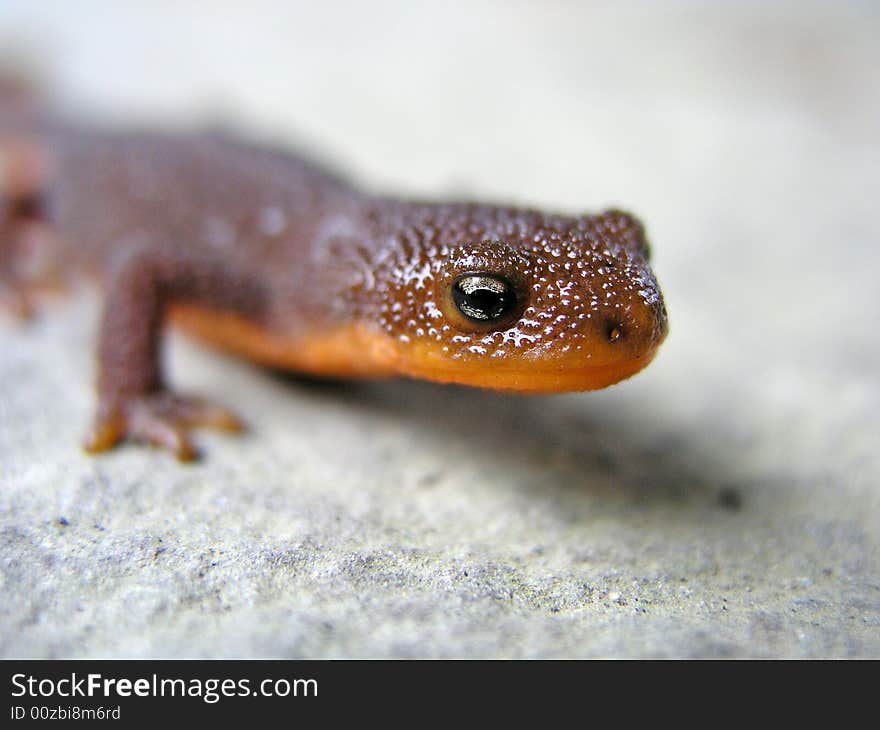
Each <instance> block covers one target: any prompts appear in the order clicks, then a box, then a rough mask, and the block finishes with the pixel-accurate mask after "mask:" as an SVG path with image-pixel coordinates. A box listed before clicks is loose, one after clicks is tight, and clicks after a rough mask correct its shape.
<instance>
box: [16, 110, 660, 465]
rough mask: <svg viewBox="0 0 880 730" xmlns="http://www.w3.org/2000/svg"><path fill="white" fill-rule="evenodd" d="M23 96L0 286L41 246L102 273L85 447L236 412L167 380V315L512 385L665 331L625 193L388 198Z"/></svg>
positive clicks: (555, 383) (618, 368) (345, 357)
mask: <svg viewBox="0 0 880 730" xmlns="http://www.w3.org/2000/svg"><path fill="white" fill-rule="evenodd" d="M8 96H9V94H8V93H7V97H8ZM9 108H10V105H9V104H7V109H9ZM22 116H23V115H20V114H9V113H7V115H6V117H5V118H6V131H5V133H3V134H0V288H2V289H3V290H4V291H5V292H6V293H7V294H9V293H10V292H11V293H12V295H13V297H14V296H15V294H16V293H17V294H19V295H22V296H24V295H26V294H28V292H29V291H30V290H31V289H32V288H33V287H34V286H35V284H34V281H33V280H32V279H36V278H38V277H34V276H32V272H29V271H28V269H29V267H30V268H33V266H30V264H27V265H26V262H27V261H28V259H29V258H34V255H33V252H34V250H43V249H44V248H46V247H49V248H51V259H52V260H53V261H54V262H56V268H60V269H61V270H63V271H64V272H65V274H66V275H67V274H70V273H72V272H82V273H83V274H86V275H88V276H90V277H92V278H94V279H95V280H96V281H97V282H98V283H99V285H100V286H101V287H102V290H103V292H105V299H104V307H103V315H102V320H101V324H100V330H99V341H98V343H97V409H96V414H95V417H94V423H93V426H92V429H91V432H90V434H89V435H88V437H87V438H86V440H85V444H84V445H85V448H86V449H87V450H88V451H90V452H100V451H104V450H106V449H109V448H111V447H113V446H115V445H116V444H118V443H120V442H122V441H126V440H128V441H135V442H146V443H148V444H152V445H155V446H159V447H164V448H166V449H169V450H170V451H172V452H173V453H175V454H176V455H177V457H178V458H180V459H181V460H189V459H192V458H194V457H195V456H196V455H197V452H196V450H195V448H194V446H193V444H192V442H191V435H190V431H191V429H192V428H194V427H216V428H221V429H227V430H233V431H234V430H237V429H238V428H240V426H241V422H240V420H239V419H238V418H237V416H236V415H234V414H233V413H232V412H230V411H229V410H227V409H226V408H224V407H222V406H218V405H214V404H212V403H210V402H208V401H206V400H204V399H201V398H197V397H193V396H187V395H182V394H179V393H177V392H176V391H174V390H173V389H172V388H171V386H170V385H169V384H168V382H167V380H166V378H165V376H164V375H163V371H162V366H161V340H162V333H163V329H164V325H165V324H166V323H171V324H173V325H174V326H178V327H180V328H182V329H183V330H184V331H186V332H188V333H190V334H192V335H194V336H196V337H197V338H199V339H201V340H204V341H205V342H207V343H209V344H211V345H213V346H215V347H218V348H220V349H222V350H225V351H228V352H231V353H235V354H236V355H240V356H242V357H245V358H249V359H251V360H253V361H255V362H257V363H261V364H264V365H268V366H272V367H275V368H283V369H289V370H292V371H296V372H300V373H304V374H311V375H317V376H327V377H342V378H377V377H389V376H407V377H410V378H421V379H424V380H429V381H435V382H439V383H457V384H462V385H467V386H476V387H481V388H492V389H496V390H506V391H513V392H520V393H554V392H564V391H582V390H592V389H598V388H604V387H605V386H609V385H612V384H614V383H617V382H619V381H621V380H623V379H624V378H628V377H630V376H631V375H633V374H635V373H637V372H638V371H640V370H642V369H643V368H644V367H645V366H646V365H647V364H648V363H649V362H650V361H651V360H652V359H653V358H654V355H655V353H656V352H657V349H658V347H659V346H660V344H661V342H662V341H663V339H664V337H665V336H666V332H667V315H666V310H665V307H664V303H663V297H662V294H661V291H660V288H659V286H658V284H657V280H656V278H655V276H654V274H653V272H652V270H651V267H650V247H649V244H648V241H647V238H646V235H645V229H644V227H643V225H642V224H641V223H640V222H639V220H638V219H637V218H635V217H634V216H633V215H631V214H629V213H626V212H623V211H621V210H607V211H604V212H601V213H598V214H583V215H565V214H561V213H548V212H542V211H539V210H534V209H531V208H523V207H514V206H502V205H493V204H485V203H476V202H425V201H420V200H407V199H397V198H392V197H388V196H384V195H381V194H377V193H374V192H370V191H367V190H364V189H362V188H360V187H358V186H357V185H355V184H352V183H351V182H349V181H348V180H346V179H345V178H344V177H342V176H339V175H336V174H334V173H331V172H328V171H325V170H324V169H322V168H321V167H320V166H318V165H316V164H314V163H312V162H310V161H307V160H305V159H303V158H302V157H300V156H297V155H296V154H294V153H292V152H288V151H286V150H283V149H278V148H276V147H273V146H271V145H270V146H262V145H259V144H255V143H252V142H245V141H238V140H236V139H233V138H230V137H227V136H224V135H220V134H216V133H197V132H187V133H175V134H172V133H163V132H141V131H137V132H126V131H122V132H120V131H104V130H101V129H91V128H84V127H83V126H81V125H75V124H70V125H66V124H61V123H41V124H31V123H29V124H27V125H25V124H22V123H20V119H21V118H22ZM12 118H15V119H18V120H19V123H12V122H10V119H12ZM0 122H2V118H0ZM2 130H3V128H2V127H0V132H2ZM35 242H38V243H35ZM23 272H24V273H23ZM18 301H24V300H23V299H22V298H19V299H18Z"/></svg>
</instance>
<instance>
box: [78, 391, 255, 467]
mask: <svg viewBox="0 0 880 730" xmlns="http://www.w3.org/2000/svg"><path fill="white" fill-rule="evenodd" d="M194 427H205V428H215V429H219V430H221V431H230V432H238V431H241V430H243V425H242V422H241V421H240V420H239V418H238V417H237V416H236V415H235V414H234V413H232V412H231V411H229V410H227V409H226V408H223V407H222V406H217V405H214V404H213V403H209V402H208V401H206V400H203V399H201V398H195V397H189V396H181V395H175V394H174V393H169V392H167V391H161V392H159V393H153V394H151V395H144V396H138V397H133V398H130V399H128V400H127V401H125V402H124V403H122V404H114V405H112V406H110V407H105V406H101V407H100V408H99V411H98V416H97V418H96V419H95V424H94V426H93V427H92V431H91V433H90V434H89V435H88V437H87V438H86V440H85V443H84V444H83V446H84V448H85V449H86V451H88V452H90V453H97V452H99V451H106V450H107V449H110V448H112V447H114V446H116V445H117V444H118V443H120V442H121V441H123V440H130V441H136V442H138V443H146V444H150V445H152V446H158V447H160V448H163V449H168V450H169V451H171V452H173V453H174V455H175V456H177V458H178V459H180V461H193V460H195V459H196V458H198V455H199V454H198V451H197V450H196V448H195V447H194V446H193V444H192V442H191V441H190V438H189V431H190V429H192V428H194Z"/></svg>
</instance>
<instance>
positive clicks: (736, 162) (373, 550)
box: [0, 0, 880, 657]
mask: <svg viewBox="0 0 880 730" xmlns="http://www.w3.org/2000/svg"><path fill="white" fill-rule="evenodd" d="M252 5H253V4H251V3H249V4H248V5H247V7H246V9H240V10H236V9H235V6H234V5H231V4H230V5H224V4H221V3H212V4H211V8H212V11H211V13H210V14H208V13H207V11H205V10H204V8H205V7H206V6H204V5H200V4H197V3H195V2H178V3H175V4H174V5H173V6H172V5H170V4H165V3H155V4H154V3H142V4H138V3H119V4H107V3H103V4H90V3H85V2H84V3H68V4H59V5H58V6H57V7H55V8H54V10H53V12H52V13H48V12H47V11H46V10H45V6H44V5H43V4H34V3H29V2H25V1H24V0H6V2H4V3H3V5H2V7H0V39H4V38H5V39H12V40H14V45H15V46H16V48H18V51H16V53H18V54H19V55H21V53H22V49H24V51H25V52H28V53H29V54H30V56H31V58H32V59H34V60H37V61H38V63H36V65H37V66H38V67H40V68H42V69H43V70H44V72H45V74H46V76H47V77H49V78H51V79H53V80H54V83H55V89H56V92H57V94H58V97H59V98H66V99H67V100H68V103H74V102H75V103H77V104H79V105H80V106H81V108H82V109H84V110H88V111H89V113H90V114H92V115H93V116H97V117H99V118H102V119H111V118H112V119H117V120H119V119H122V118H123V117H128V118H133V119H138V120H150V121H152V122H154V123H162V124H165V125H173V124H180V123H185V122H188V121H192V120H194V119H207V118H217V117H222V118H225V119H230V120H232V121H233V122H234V123H235V125H236V126H238V127H239V128H242V129H245V130H248V131H249V132H250V133H251V134H253V135H255V136H258V137H263V136H274V137H276V138H284V139H301V140H306V141H307V142H308V143H309V144H310V145H311V146H313V147H314V148H315V149H316V150H317V151H319V152H320V153H322V154H324V155H329V156H331V157H333V158H334V159H336V160H338V161H339V162H340V163H344V166H345V167H346V169H350V170H351V171H352V172H353V173H354V174H356V175H358V176H359V177H360V178H361V179H363V180H365V181H368V182H369V183H370V184H373V185H375V186H379V187H382V188H385V189H390V190H401V191H408V192H415V193H419V194H423V195H450V194H453V193H458V194H460V193H462V192H467V193H469V194H473V195H477V196H479V197H483V198H493V199H497V200H512V201H517V202H524V203H532V204H538V205H545V206H550V207H554V208H559V209H563V210H568V211H575V210H580V209H594V208H598V207H601V206H603V205H606V204H611V203H619V204H621V205H625V206H626V207H629V208H632V209H633V210H635V211H637V212H638V213H639V214H640V215H641V216H642V217H643V218H644V220H645V221H646V222H647V224H648V228H649V232H650V234H651V237H652V240H653V243H654V249H655V254H656V255H655V263H656V270H657V273H658V276H659V277H660V280H661V283H662V285H663V287H664V290H665V293H666V296H667V304H668V307H669V311H670V316H671V334H670V337H669V339H668V341H667V343H666V344H665V345H664V347H663V349H662V352H661V354H660V356H659V357H658V359H657V361H656V362H655V363H654V364H653V365H652V366H651V367H650V368H649V369H648V370H647V371H645V372H644V373H642V374H641V375H639V376H637V377H636V378H635V379H633V380H631V381H629V382H627V383H624V384H622V385H620V386H617V387H614V388H612V389H609V390H607V391H603V392H600V393H595V394H585V395H572V396H557V397H529V398H517V397H511V396H500V395H495V394H491V393H486V392H479V391H470V390H465V389H457V388H446V387H441V386H432V385H428V384H423V383H414V382H386V383H372V384H369V383H368V384H349V385H339V386H319V385H309V384H304V383H302V382H297V381H296V380H291V379H286V378H283V377H281V376H278V375H274V374H270V373H267V372H264V371H261V370H259V369H257V368H255V367H252V366H250V365H248V364H247V363H243V362H239V361H234V360H230V359H226V358H224V357H222V356H220V355H217V354H214V353H212V352H211V351H208V350H206V349H203V348H201V347H200V346H198V345H195V344H192V343H189V342H186V341H184V340H183V339H179V338H175V339H173V340H172V342H171V346H170V348H169V359H170V363H171V367H172V372H173V379H174V381H175V382H176V383H178V384H180V385H181V386H189V387H190V388H192V389H196V390H198V391H201V392H203V393H205V394H208V395H211V396H214V397H216V398H218V399H220V400H222V401H224V402H226V403H228V404H229V405H231V406H233V407H235V408H237V409H238V410H239V411H240V412H241V413H243V414H244V415H245V416H246V417H247V419H248V420H249V423H250V425H251V430H250V432H249V433H248V434H247V435H245V436H244V437H242V438H238V439H236V438H231V437H225V436H220V435H214V434H208V433H205V434H202V435H200V443H201V445H202V446H203V447H204V450H205V453H206V459H205V460H204V462H203V463H200V464H197V465H195V466H188V467H185V466H181V465H179V464H177V463H176V462H175V461H174V460H173V459H172V458H170V457H168V456H167V455H165V454H160V453H153V452H150V451H149V450H143V449H137V448H125V449H122V450H118V451H116V452H114V453H112V454H109V455H107V456H102V457H100V458H90V457H88V456H85V455H84V454H83V453H81V452H80V450H79V448H78V440H79V438H80V436H81V434H82V432H83V430H84V427H85V425H86V424H87V422H88V420H89V418H90V412H91V408H92V405H93V394H92V387H91V382H92V343H93V339H94V334H95V326H96V323H95V317H96V313H97V306H98V300H97V298H96V296H95V294H94V293H90V292H88V291H87V290H84V291H82V292H77V293H75V294H74V295H73V296H71V297H69V298H67V299H64V300H60V301H57V302H53V303H50V304H48V305H47V307H46V309H45V310H44V312H43V316H42V317H41V318H40V319H39V320H38V321H37V322H35V323H34V324H33V325H31V326H30V327H26V328H22V327H16V326H13V325H11V324H10V323H8V322H5V321H4V322H3V323H2V325H0V353H2V355H0V655H2V656H6V657H58V656H72V657H116V656H126V657H146V656H162V657H178V656H193V657H226V656H239V657H251V656H282V657H347V656H353V657H364V656H373V657H391V656H394V657H404V656H415V657H441V656H461V657H555V656H561V657H585V656H620V657H641V656H667V657H684V656H760V657H765V656H785V657H803V656H819V657H827V656H880V457H878V452H880V449H878V446H880V439H878V420H877V419H878V416H877V414H878V412H880V385H878V376H877V373H878V371H880V367H878V366H880V342H878V337H877V325H878V322H880V305H878V296H877V292H878V289H877V282H876V279H877V274H876V272H877V267H878V265H880V253H878V251H880V240H878V238H880V222H878V216H877V212H876V207H877V200H878V193H880V190H878V182H877V180H878V178H877V170H878V169H880V152H878V129H880V88H878V83H880V82H878V75H877V68H878V67H880V46H878V45H877V43H876V39H877V37H878V35H880V18H878V15H877V13H876V11H873V10H872V9H871V7H870V6H869V4H867V3H865V4H858V3H853V4H846V5H844V4H841V3H827V4H818V5H817V4H805V3H795V4H792V5H786V4H779V3H773V4H766V5H755V6H743V7H742V8H738V7H737V6H735V5H734V4H726V5H723V6H722V5H712V6H705V5H703V4H701V3H692V4H691V3H684V4H675V5H672V4H666V3H664V4H663V6H662V8H661V6H659V5H654V4H650V3H648V4H644V5H627V6H621V5H618V4H614V5H610V6H596V7H592V6H590V5H588V4H574V3H572V4H568V3H533V4H528V3H498V4H494V3H484V2H481V3H467V4H462V5H461V6H459V7H458V9H455V10H446V11H440V10H433V11H432V10H427V9H418V8H421V6H422V5H425V6H427V5H428V4H415V3H412V4H410V3H405V4H394V3H382V2H376V3H368V4H367V3H363V4H361V3H359V4H352V5H351V6H350V7H348V8H347V9H346V10H345V11H340V10H339V9H327V10H319V9H316V8H315V7H314V6H315V5H318V4H314V3H309V4H296V3H285V4H284V5H283V6H282V5H280V4H279V6H271V7H270V6H266V7H257V8H256V10H255V9H254V8H253V7H252ZM256 5H257V6H259V3H258V4H256ZM200 7H201V8H202V10H199V8H200ZM41 16H42V17H41ZM35 49H36V50H35Z"/></svg>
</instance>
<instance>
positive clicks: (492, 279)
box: [452, 274, 516, 323]
mask: <svg viewBox="0 0 880 730" xmlns="http://www.w3.org/2000/svg"><path fill="white" fill-rule="evenodd" d="M452 299H453V301H454V302H455V306H456V307H458V309H459V311H460V312H461V313H462V314H463V315H464V316H465V317H467V318H468V319H471V320H473V321H475V322H486V323H488V322H495V321H497V320H500V319H503V318H504V317H505V316H506V315H507V314H508V313H509V312H510V311H511V310H512V309H513V308H514V307H515V306H516V295H515V294H514V292H513V287H512V286H511V285H510V284H508V283H507V282H506V281H505V280H504V279H502V278H500V277H498V276H494V275H492V274H465V275H464V276H461V277H459V278H458V279H456V281H455V283H454V284H453V285H452Z"/></svg>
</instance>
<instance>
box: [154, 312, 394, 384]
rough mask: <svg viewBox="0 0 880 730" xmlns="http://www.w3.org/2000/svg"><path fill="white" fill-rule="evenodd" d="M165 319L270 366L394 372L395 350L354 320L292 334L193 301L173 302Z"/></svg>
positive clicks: (326, 372)
mask: <svg viewBox="0 0 880 730" xmlns="http://www.w3.org/2000/svg"><path fill="white" fill-rule="evenodd" d="M170 318H171V321H172V322H173V323H174V325H176V326H178V327H180V328H181V329H182V330H183V331H185V332H187V333H189V334H191V335H193V336H195V337H197V338H198V339H200V340H203V341H205V342H208V343H209V344H211V345H213V346H215V347H217V348H219V349H221V350H225V351H228V352H233V353H236V354H238V355H241V356H243V357H245V358H247V359H249V360H254V361H256V362H259V363H262V364H264V365H270V366H272V367H277V368H283V369H286V370H298V371H302V372H306V373H311V374H314V375H322V376H336V377H382V376H389V375H394V374H396V373H397V372H398V368H397V366H396V361H397V355H396V353H395V351H394V350H393V348H391V347H390V346H388V344H386V342H385V338H383V337H380V336H377V334H376V333H375V332H372V331H370V330H369V329H368V328H366V327H363V326H359V325H355V324H349V325H342V326H337V327H334V328H333V329H332V330H329V331H325V332H322V333H320V334H319V335H317V334H315V335H304V336H299V337H293V336H288V335H284V334H281V333H275V332H272V331H271V330H269V329H267V328H265V327H263V326H261V325H259V324H256V323H254V322H252V321H250V320H248V319H247V318H245V317H242V316H241V315H238V314H234V313H230V312H220V311H214V310H210V309H205V308H202V307H198V306H193V305H182V304H179V305H174V306H173V307H172V308H171V312H170Z"/></svg>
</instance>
